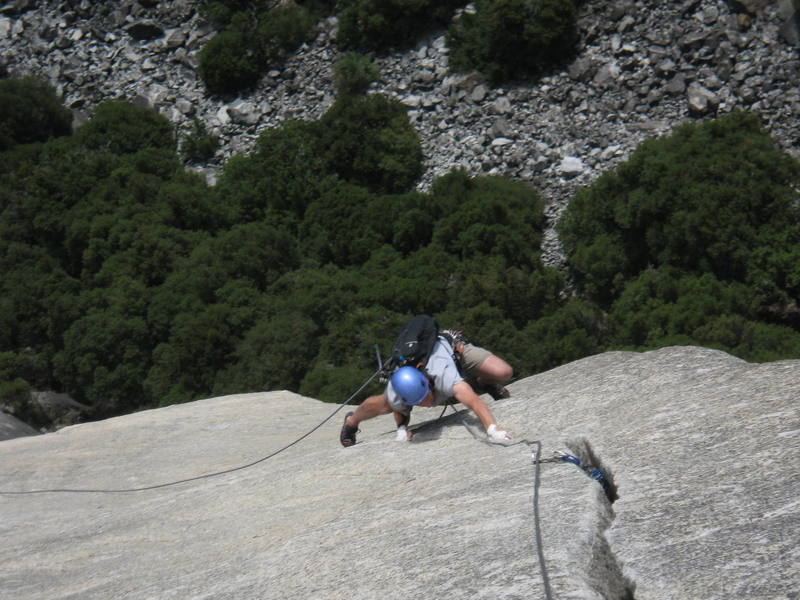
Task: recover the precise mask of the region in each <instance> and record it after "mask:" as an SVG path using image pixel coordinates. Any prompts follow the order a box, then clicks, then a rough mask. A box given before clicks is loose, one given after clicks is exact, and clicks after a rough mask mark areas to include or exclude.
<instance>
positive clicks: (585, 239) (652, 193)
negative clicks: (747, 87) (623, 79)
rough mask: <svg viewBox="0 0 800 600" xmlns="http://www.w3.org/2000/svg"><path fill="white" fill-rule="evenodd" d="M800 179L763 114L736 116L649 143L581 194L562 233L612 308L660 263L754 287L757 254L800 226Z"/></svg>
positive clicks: (579, 267) (574, 262)
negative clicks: (629, 285) (799, 187)
mask: <svg viewBox="0 0 800 600" xmlns="http://www.w3.org/2000/svg"><path fill="white" fill-rule="evenodd" d="M798 176H800V169H799V168H798V162H797V161H796V160H794V159H792V158H790V157H789V156H787V155H784V154H781V153H780V152H779V151H778V150H777V149H776V148H775V145H774V143H773V142H772V141H771V140H770V138H769V136H768V135H766V133H765V132H764V131H763V130H762V129H761V127H760V123H759V120H758V117H757V116H756V115H753V114H749V113H742V112H738V113H732V114H730V115H727V116H725V117H721V118H719V119H717V120H715V121H710V122H707V123H702V124H697V125H695V124H689V125H684V126H682V127H679V128H678V129H677V130H676V132H675V133H674V134H672V135H671V136H669V137H666V138H662V139H654V140H649V141H648V142H645V143H644V144H642V146H640V147H639V148H638V149H637V150H636V152H634V154H633V156H631V158H630V160H629V161H628V162H626V163H625V164H623V165H622V166H620V167H619V168H618V169H616V170H614V171H612V172H609V173H606V174H604V175H603V176H601V177H600V179H599V180H598V181H597V182H596V183H595V184H594V185H592V187H591V188H587V189H585V190H582V191H581V192H579V193H578V194H577V195H576V196H575V198H574V199H573V200H572V201H571V202H570V205H569V206H568V208H567V210H566V211H565V214H564V216H563V218H562V220H561V223H560V226H559V231H560V233H561V235H562V240H563V242H564V245H565V247H566V249H567V253H568V259H569V263H570V266H571V268H572V270H573V272H574V273H575V275H576V278H577V280H578V282H579V284H580V285H581V287H582V289H583V290H585V291H586V292H587V294H588V295H589V296H590V297H592V298H595V299H597V300H599V301H601V302H602V303H604V304H608V303H609V302H610V301H611V300H612V299H613V298H614V296H615V295H616V294H618V293H619V292H620V291H621V286H622V282H623V281H625V280H628V279H631V278H632V277H635V276H636V274H638V273H639V272H641V271H642V270H643V269H646V268H648V266H651V265H652V266H655V267H658V266H661V265H669V266H674V267H677V268H679V269H681V270H684V271H695V272H712V273H714V274H715V275H716V276H717V277H718V278H720V279H722V280H736V281H746V280H747V277H748V273H751V274H753V276H755V273H756V271H758V270H759V269H758V268H757V267H754V266H753V265H752V261H753V257H754V256H762V257H763V256H764V255H765V254H771V253H772V252H774V250H773V249H771V248H765V247H764V246H761V242H762V240H766V239H767V238H774V236H776V235H781V234H778V233H777V232H778V231H783V230H784V229H785V228H787V227H789V228H791V227H794V226H796V225H797V223H798V222H799V219H798V204H797V198H798V195H797V192H796V191H795V189H794V187H793V186H794V185H795V183H796V182H797V181H798ZM767 232H769V233H767ZM765 236H766V237H765ZM761 263H762V264H763V259H761Z"/></svg>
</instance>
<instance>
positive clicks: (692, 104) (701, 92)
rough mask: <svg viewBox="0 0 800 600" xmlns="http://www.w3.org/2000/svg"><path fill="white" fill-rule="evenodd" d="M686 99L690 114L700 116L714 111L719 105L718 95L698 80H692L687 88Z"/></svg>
mask: <svg viewBox="0 0 800 600" xmlns="http://www.w3.org/2000/svg"><path fill="white" fill-rule="evenodd" d="M686 101H687V103H688V106H689V112H690V114H692V115H694V116H698V117H702V116H704V115H707V114H709V113H712V112H714V111H715V110H716V109H717V107H718V106H719V98H718V97H717V95H716V94H715V93H714V92H712V91H711V90H709V89H706V88H705V87H703V86H702V85H700V84H699V83H697V82H692V83H691V84H690V85H689V88H688V89H687V90H686Z"/></svg>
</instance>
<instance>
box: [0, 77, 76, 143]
mask: <svg viewBox="0 0 800 600" xmlns="http://www.w3.org/2000/svg"><path fill="white" fill-rule="evenodd" d="M71 127H72V114H71V113H70V111H69V110H67V109H66V108H64V107H63V106H62V105H61V101H60V100H59V99H58V97H57V96H56V93H55V90H53V88H52V87H50V86H49V85H48V84H47V83H45V82H43V81H39V80H37V79H35V78H33V77H26V78H23V79H0V152H2V151H4V150H8V149H9V148H11V147H12V146H14V145H16V144H29V143H31V142H43V141H45V140H47V139H48V138H50V137H55V136H60V135H68V134H69V133H70V131H71Z"/></svg>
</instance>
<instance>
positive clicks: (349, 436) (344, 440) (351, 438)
mask: <svg viewBox="0 0 800 600" xmlns="http://www.w3.org/2000/svg"><path fill="white" fill-rule="evenodd" d="M352 414H353V413H352V412H349V413H347V414H346V415H345V416H344V424H343V425H342V431H341V433H339V441H340V442H341V444H342V446H344V447H345V448H349V447H350V446H354V445H355V443H356V434H357V433H358V427H350V425H348V424H347V417H349V416H351V415H352Z"/></svg>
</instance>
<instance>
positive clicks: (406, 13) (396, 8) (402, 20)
mask: <svg viewBox="0 0 800 600" xmlns="http://www.w3.org/2000/svg"><path fill="white" fill-rule="evenodd" d="M339 4H340V7H341V13H340V14H339V33H338V35H337V38H336V40H337V42H339V44H341V45H342V46H343V47H345V48H353V49H356V50H362V51H369V50H375V51H386V50H389V49H391V48H395V47H407V46H409V45H411V44H413V43H414V41H416V40H417V39H418V38H419V37H420V35H422V34H423V33H425V32H426V31H429V30H430V29H432V28H435V27H441V26H443V25H445V24H446V23H447V22H448V21H449V20H450V18H451V16H452V14H453V11H454V9H455V8H457V7H459V6H461V5H462V4H463V2H462V1H461V0H342V1H341V2H340V3H339Z"/></svg>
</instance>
